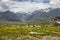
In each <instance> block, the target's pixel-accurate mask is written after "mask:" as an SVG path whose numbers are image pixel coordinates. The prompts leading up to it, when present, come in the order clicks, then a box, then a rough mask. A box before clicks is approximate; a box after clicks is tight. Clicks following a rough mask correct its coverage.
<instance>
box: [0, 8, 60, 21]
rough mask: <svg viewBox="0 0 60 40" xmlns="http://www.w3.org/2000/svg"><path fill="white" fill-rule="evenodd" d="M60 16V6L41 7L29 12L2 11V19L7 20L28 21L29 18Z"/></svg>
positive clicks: (0, 18)
mask: <svg viewBox="0 0 60 40" xmlns="http://www.w3.org/2000/svg"><path fill="white" fill-rule="evenodd" d="M56 16H60V8H56V9H52V8H48V9H44V10H43V9H41V10H36V11H34V12H32V13H31V14H29V13H13V12H10V11H6V12H0V20H7V21H28V20H37V19H40V18H53V17H56Z"/></svg>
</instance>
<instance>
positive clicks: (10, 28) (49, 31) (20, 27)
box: [0, 22, 60, 40]
mask: <svg viewBox="0 0 60 40" xmlns="http://www.w3.org/2000/svg"><path fill="white" fill-rule="evenodd" d="M26 25H28V27H26ZM30 25H31V24H30V23H25V24H24V23H17V22H16V23H9V22H0V37H2V36H7V37H9V38H11V37H12V38H13V39H15V38H16V37H18V36H19V35H20V36H24V37H27V36H32V37H36V38H40V37H41V36H46V35H47V36H49V35H50V36H58V37H60V25H58V26H55V25H53V24H51V23H45V24H43V25H40V24H38V25H39V26H40V27H38V26H36V27H30ZM30 32H37V33H43V34H29V33H30ZM0 39H1V40H4V39H2V38H0Z"/></svg>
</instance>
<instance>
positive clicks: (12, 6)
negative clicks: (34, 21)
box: [0, 0, 60, 13]
mask: <svg viewBox="0 0 60 40" xmlns="http://www.w3.org/2000/svg"><path fill="white" fill-rule="evenodd" d="M34 1H35V2H31V1H28V2H26V1H23V2H18V1H14V0H1V1H0V11H6V10H10V11H12V12H15V13H16V12H19V13H22V12H25V13H28V12H29V13H31V12H33V11H35V10H39V9H45V8H49V7H52V8H54V7H60V1H59V0H50V2H49V3H43V1H45V0H38V1H37V0H34Z"/></svg>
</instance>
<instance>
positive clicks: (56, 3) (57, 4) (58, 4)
mask: <svg viewBox="0 0 60 40" xmlns="http://www.w3.org/2000/svg"><path fill="white" fill-rule="evenodd" d="M50 4H51V6H52V7H54V8H60V0H50Z"/></svg>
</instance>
